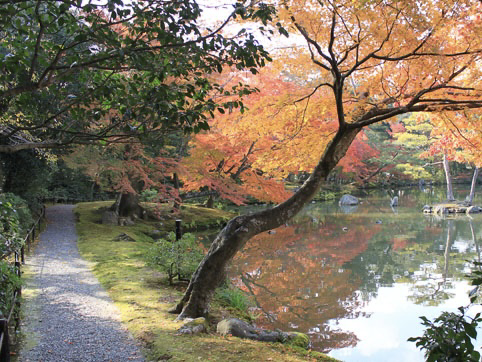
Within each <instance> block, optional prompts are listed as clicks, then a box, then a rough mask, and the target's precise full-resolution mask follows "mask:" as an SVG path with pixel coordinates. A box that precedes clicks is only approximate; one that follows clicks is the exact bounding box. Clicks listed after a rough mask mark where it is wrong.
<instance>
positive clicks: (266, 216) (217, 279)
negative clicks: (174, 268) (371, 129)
mask: <svg viewBox="0 0 482 362" xmlns="http://www.w3.org/2000/svg"><path fill="white" fill-rule="evenodd" d="M358 132H360V128H354V129H353V128H352V129H348V128H347V127H342V128H340V129H339V130H338V132H337V134H336V135H335V137H334V139H333V140H332V141H331V143H330V144H329V145H328V147H327V148H326V150H325V152H324V154H323V156H322V157H321V159H320V161H319V163H318V165H317V166H316V167H315V169H314V170H313V173H312V174H311V176H310V177H309V178H308V180H306V182H305V183H304V184H303V186H302V187H301V188H300V189H299V190H298V191H297V192H296V193H295V194H294V195H293V196H292V197H290V198H289V199H288V200H286V201H285V202H283V203H282V204H279V205H277V206H275V207H273V208H271V209H268V210H263V211H260V212H257V213H255V214H251V215H243V216H238V217H235V218H234V219H232V220H231V221H229V222H228V224H227V225H226V227H225V228H224V229H223V230H221V232H220V233H219V234H218V236H217V237H216V239H215V240H214V242H213V243H212V245H211V248H210V249H209V251H208V253H207V255H206V256H205V257H204V259H203V260H202V262H201V263H200V265H199V266H198V268H197V270H196V271H195V272H194V274H193V276H192V278H191V282H190V283H189V286H188V287H187V290H186V292H185V293H184V296H183V298H182V299H181V301H180V302H179V303H178V304H177V306H176V307H175V308H173V309H172V310H171V312H172V313H176V314H178V313H180V314H179V317H178V318H179V319H184V318H187V317H190V318H197V317H200V316H205V315H206V314H207V313H208V309H209V301H210V299H211V296H212V294H213V293H214V290H215V289H216V287H218V286H219V285H220V284H221V283H222V282H223V281H224V280H225V277H226V274H225V270H226V266H227V265H228V263H229V262H230V261H231V259H232V258H233V257H234V255H235V254H236V252H237V251H238V250H240V249H241V248H242V247H243V246H244V245H245V244H246V242H247V241H248V240H249V239H250V238H252V237H253V236H255V235H257V234H259V233H261V232H263V231H267V230H270V229H274V228H277V227H278V226H280V225H283V224H284V223H286V221H288V220H289V219H291V218H292V217H293V216H295V215H296V214H297V213H298V212H299V211H300V210H301V209H302V208H303V206H304V205H305V204H306V203H308V202H309V201H310V200H311V199H312V198H313V196H314V195H315V194H316V192H317V191H318V189H319V187H320V186H321V184H322V183H323V182H324V180H325V179H326V177H327V176H328V174H329V173H330V171H331V170H332V169H333V168H334V167H335V166H336V165H337V163H338V161H339V160H340V159H341V158H342V157H343V156H344V155H345V153H346V151H347V150H348V147H349V146H350V145H351V143H352V142H353V140H354V139H355V137H356V135H357V134H358Z"/></svg>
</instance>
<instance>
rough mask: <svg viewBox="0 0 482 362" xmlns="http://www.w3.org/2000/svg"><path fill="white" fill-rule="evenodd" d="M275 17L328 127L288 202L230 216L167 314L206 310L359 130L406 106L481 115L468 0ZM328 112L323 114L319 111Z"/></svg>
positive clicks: (282, 11) (307, 10) (357, 4)
mask: <svg viewBox="0 0 482 362" xmlns="http://www.w3.org/2000/svg"><path fill="white" fill-rule="evenodd" d="M277 4H278V5H279V6H278V9H279V22H280V23H281V24H283V25H284V26H285V28H286V29H288V30H289V31H291V32H297V33H298V34H299V36H300V37H301V38H302V39H304V40H305V46H304V47H302V46H296V50H295V51H294V52H292V53H291V57H286V58H285V64H284V66H286V67H290V63H291V64H294V66H293V68H294V69H295V70H296V65H299V64H300V63H299V62H302V61H304V63H303V72H304V74H309V75H310V76H311V79H310V82H312V83H311V84H312V86H313V88H312V91H311V92H310V93H308V94H306V95H305V96H304V97H302V98H301V99H299V102H305V103H306V102H309V101H310V99H311V98H313V97H316V95H317V93H318V92H322V91H324V90H326V91H327V92H328V94H330V96H329V97H323V99H322V100H320V102H323V104H324V105H326V111H325V112H323V113H320V119H322V120H323V119H324V118H325V114H328V113H330V114H331V116H332V117H333V118H334V119H335V120H336V122H337V126H336V129H335V130H334V134H333V136H332V137H331V138H330V141H329V143H328V144H327V145H326V148H325V149H324V151H323V153H322V154H319V155H318V157H319V161H318V163H317V165H316V166H315V167H314V169H313V172H312V173H311V176H310V177H309V178H308V180H307V181H306V182H305V183H304V184H303V186H302V187H301V188H300V189H299V190H298V191H297V192H296V193H295V194H294V195H293V196H292V197H290V198H289V199H288V200H286V201H284V202H283V203H281V204H279V205H277V206H275V207H273V208H270V209H267V210H263V211H261V212H257V213H253V214H250V215H242V216H238V217H236V218H234V219H232V220H231V221H230V222H229V223H228V224H227V225H226V227H225V228H224V229H223V230H222V231H221V232H220V233H219V234H218V236H217V237H216V239H215V240H214V242H213V243H212V246H211V248H210V250H209V251H208V253H207V255H206V257H205V258H204V259H203V261H202V262H201V264H200V265H199V267H198V269H197V270H196V272H195V273H194V274H193V277H192V279H191V282H190V284H189V286H188V288H187V290H186V292H185V294H184V296H183V298H182V299H181V301H180V302H179V303H178V305H177V306H176V307H175V308H173V310H172V312H173V313H180V314H179V318H181V319H182V318H185V317H197V316H200V315H205V314H206V313H207V312H208V309H209V300H210V297H211V295H212V293H213V290H214V288H215V287H216V286H217V285H219V283H221V282H222V281H223V280H224V272H223V271H224V270H225V267H226V265H227V263H228V262H229V260H231V258H232V257H233V256H234V255H235V254H236V252H237V251H238V250H239V249H240V248H242V247H243V245H244V244H245V243H246V242H247V241H248V240H249V239H250V238H251V237H253V236H254V235H257V234H259V233H261V232H263V231H266V230H270V229H273V228H276V227H278V226H280V225H283V224H284V223H285V222H286V221H287V220H289V219H290V218H291V217H293V216H294V215H295V214H296V213H297V212H299V211H300V210H301V208H302V207H303V206H304V205H305V204H306V203H307V202H309V201H310V200H311V199H312V198H313V196H314V195H315V193H316V192H317V190H318V189H319V187H320V185H321V184H322V183H323V182H324V180H325V179H326V177H327V176H328V175H329V173H330V171H331V170H332V169H333V168H334V167H335V166H336V165H337V164H338V162H339V161H340V160H341V159H342V158H343V156H344V155H345V154H346V152H347V150H348V148H349V146H350V145H351V144H352V142H353V140H354V139H355V138H356V136H357V135H358V134H359V133H360V132H361V130H362V129H363V128H364V127H367V126H369V125H371V124H375V123H378V122H382V121H386V120H390V119H395V117H397V116H400V115H403V114H407V113H411V112H429V113H438V112H445V111H446V112H452V113H455V112H462V111H464V112H467V113H471V114H478V115H480V110H479V109H480V108H482V93H481V84H480V83H481V82H482V77H481V68H480V58H481V55H482V44H481V39H482V37H481V30H482V21H481V16H480V13H481V6H482V4H480V3H478V2H473V1H445V2H443V3H439V2H437V3H434V2H432V1H430V0H426V1H419V2H417V4H416V6H414V5H413V4H412V3H407V2H406V1H397V0H393V1H390V0H389V1H377V0H373V1H370V0H368V1H351V2H331V1H323V0H318V1H309V0H304V1H298V0H292V1H288V0H286V1H281V2H278V3H277ZM327 118H328V117H327Z"/></svg>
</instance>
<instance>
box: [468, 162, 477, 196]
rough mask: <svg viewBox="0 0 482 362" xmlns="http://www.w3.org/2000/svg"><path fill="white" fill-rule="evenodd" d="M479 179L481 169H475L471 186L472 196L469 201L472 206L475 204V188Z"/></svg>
mask: <svg viewBox="0 0 482 362" xmlns="http://www.w3.org/2000/svg"><path fill="white" fill-rule="evenodd" d="M478 177H479V168H478V167H476V168H475V169H474V175H473V176H472V184H471V185H470V194H469V197H468V201H469V203H470V205H472V203H473V202H474V196H475V187H476V186H477V178H478Z"/></svg>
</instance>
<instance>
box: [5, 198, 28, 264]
mask: <svg viewBox="0 0 482 362" xmlns="http://www.w3.org/2000/svg"><path fill="white" fill-rule="evenodd" d="M32 223H33V220H32V215H31V213H30V210H29V208H28V205H27V203H26V201H25V200H23V199H22V198H20V197H18V196H16V195H14V194H12V193H6V194H0V258H3V256H5V255H8V254H10V253H11V252H13V251H17V250H19V249H20V248H21V246H22V243H23V241H24V237H25V233H26V232H27V230H28V228H29V227H31V226H32Z"/></svg>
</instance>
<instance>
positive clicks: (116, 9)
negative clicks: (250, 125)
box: [0, 0, 273, 153]
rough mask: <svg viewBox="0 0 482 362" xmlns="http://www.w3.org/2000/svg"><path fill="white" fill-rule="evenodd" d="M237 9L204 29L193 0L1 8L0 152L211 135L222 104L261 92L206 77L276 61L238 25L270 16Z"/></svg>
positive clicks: (242, 5)
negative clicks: (182, 133) (233, 25)
mask: <svg viewBox="0 0 482 362" xmlns="http://www.w3.org/2000/svg"><path fill="white" fill-rule="evenodd" d="M247 3H249V2H243V1H239V2H236V3H235V4H234V5H233V9H232V12H231V14H230V15H229V16H227V18H226V19H225V20H224V21H223V22H222V23H221V24H220V25H218V26H216V27H214V26H209V25H207V26H204V25H203V24H202V23H201V21H200V17H201V14H202V8H201V7H200V6H199V5H198V4H197V2H195V1H191V0H180V1H165V0H146V1H128V2H127V1H123V0H113V1H107V2H100V3H95V2H94V3H92V2H85V3H84V2H80V1H79V2H76V1H69V0H65V1H56V2H52V1H28V0H25V1H10V0H3V1H0V39H1V43H0V44H1V45H0V152H4V153H5V152H10V153H11V152H16V151H19V150H22V149H33V148H36V149H38V148H59V147H62V146H66V145H70V144H88V143H92V142H101V143H106V142H133V141H137V140H143V141H146V138H148V137H151V140H152V138H154V139H155V137H156V135H158V134H165V133H166V132H167V131H169V130H172V129H179V128H180V127H181V128H183V129H184V130H186V131H187V132H189V131H199V130H201V129H207V128H208V124H207V122H206V120H207V119H208V117H210V116H213V115H214V112H216V110H217V109H219V110H222V109H223V108H224V107H226V108H228V107H229V108H232V107H241V108H242V103H240V102H233V101H230V102H227V101H224V100H223V99H224V97H226V96H232V95H236V96H242V95H245V94H249V93H250V92H252V91H254V89H252V88H251V87H249V86H246V85H244V84H242V83H238V84H237V85H236V86H234V87H231V88H229V89H226V88H225V87H223V86H222V85H221V84H217V83H215V82H212V81H210V79H209V76H210V75H211V74H213V73H216V72H221V71H222V70H223V67H224V66H232V67H234V68H236V69H238V70H242V69H248V70H251V71H252V72H253V73H255V72H256V68H257V67H260V66H263V65H264V64H265V62H266V61H269V60H270V58H269V56H268V53H267V52H266V51H265V50H264V49H263V47H262V46H261V45H260V44H259V43H258V42H257V41H256V39H255V38H254V36H253V35H252V34H250V33H249V32H247V31H246V30H241V31H239V33H238V34H236V35H235V36H232V37H225V36H223V35H222V33H221V31H222V29H223V28H224V27H225V26H226V25H227V24H228V23H229V22H230V21H232V20H233V19H252V20H260V21H261V22H262V23H266V22H267V21H268V20H270V19H271V17H272V14H273V8H272V7H270V6H261V7H257V8H255V9H254V8H251V7H247V6H246V5H247Z"/></svg>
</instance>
